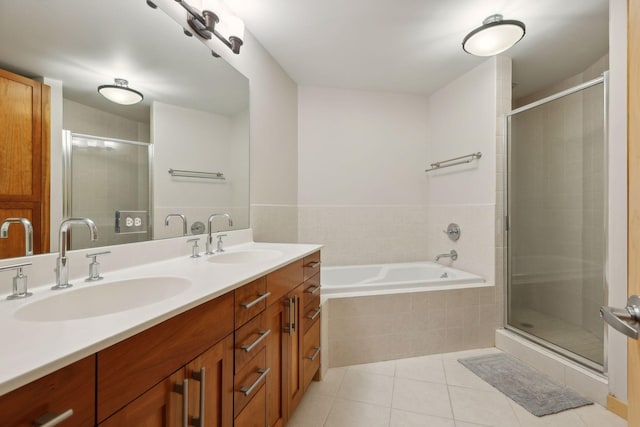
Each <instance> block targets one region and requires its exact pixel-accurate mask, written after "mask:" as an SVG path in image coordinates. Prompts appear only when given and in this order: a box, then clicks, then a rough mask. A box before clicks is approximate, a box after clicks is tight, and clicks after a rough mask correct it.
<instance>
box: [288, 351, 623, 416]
mask: <svg viewBox="0 0 640 427" xmlns="http://www.w3.org/2000/svg"><path fill="white" fill-rule="evenodd" d="M495 352H500V350H498V349H496V348H490V349H481V350H471V351H462V352H457V353H447V354H437V355H431V356H423V357H416V358H411V359H400V360H392V361H387V362H378V363H369V364H365V365H353V366H348V367H343V368H332V369H329V371H328V372H327V374H326V375H325V378H324V379H323V381H321V382H314V383H312V384H311V386H310V387H309V391H308V392H307V393H306V394H305V396H304V398H303V399H302V402H301V403H300V406H299V407H298V409H297V410H296V411H295V413H294V414H293V417H292V418H291V420H290V421H289V423H288V424H287V426H288V427H319V426H326V427H360V426H363V427H377V426H385V427H386V426H389V427H405V426H406V427H410V426H424V427H485V426H495V427H609V426H610V427H626V425H627V423H626V421H625V420H623V419H622V418H619V417H617V416H616V415H614V414H613V413H611V412H609V411H607V410H606V409H604V408H603V407H602V406H599V405H597V404H594V405H590V406H585V407H582V408H578V409H573V410H569V411H564V412H561V413H559V414H555V415H548V416H545V417H541V418H538V417H536V416H534V415H531V414H530V413H529V412H527V411H526V410H525V409H523V408H522V407H520V406H519V405H518V404H516V403H515V402H513V401H512V400H510V399H509V398H507V397H506V396H504V395H503V394H502V393H500V392H499V391H498V390H496V389H495V388H493V387H492V386H490V385H489V384H488V383H486V382H484V381H482V380H481V379H480V378H478V377H477V376H476V375H475V374H473V373H472V372H471V371H469V370H468V369H467V368H465V367H464V366H462V365H461V364H460V363H458V361H457V359H458V358H461V357H469V356H476V355H481V354H487V353H495Z"/></svg>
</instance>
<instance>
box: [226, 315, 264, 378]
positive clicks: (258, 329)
mask: <svg viewBox="0 0 640 427" xmlns="http://www.w3.org/2000/svg"><path fill="white" fill-rule="evenodd" d="M272 332H273V331H271V330H270V329H268V328H267V318H266V316H265V314H264V313H262V314H259V315H258V316H256V317H255V318H253V319H252V320H250V321H249V322H247V323H246V324H245V325H244V326H242V327H241V328H240V329H238V330H237V331H236V337H235V352H234V354H235V370H234V372H236V373H237V372H239V371H241V370H242V368H244V366H245V365H246V364H247V362H249V361H250V360H251V359H252V358H253V357H254V356H255V355H256V354H258V353H259V352H260V350H262V349H263V348H264V347H265V345H266V343H267V337H268V336H269V335H270V334H271V333H272Z"/></svg>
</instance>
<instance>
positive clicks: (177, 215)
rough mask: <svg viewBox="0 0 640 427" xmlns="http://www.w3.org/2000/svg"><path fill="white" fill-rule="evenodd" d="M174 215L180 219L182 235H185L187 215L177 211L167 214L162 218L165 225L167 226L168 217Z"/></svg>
mask: <svg viewBox="0 0 640 427" xmlns="http://www.w3.org/2000/svg"><path fill="white" fill-rule="evenodd" d="M174 216H175V217H178V218H181V219H182V235H183V236H186V235H187V217H186V216H184V215H182V214H177V213H172V214H169V215H167V217H166V218H165V219H164V225H165V226H169V218H171V217H174Z"/></svg>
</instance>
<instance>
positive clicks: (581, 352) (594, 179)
mask: <svg viewBox="0 0 640 427" xmlns="http://www.w3.org/2000/svg"><path fill="white" fill-rule="evenodd" d="M606 94H607V92H606V74H605V75H603V76H602V77H600V78H597V79H595V80H592V81H589V82H586V83H584V84H581V85H579V86H576V87H574V88H572V89H568V90H566V91H563V92H561V93H558V94H556V95H553V96H550V97H547V98H545V99H542V100H540V101H537V102H535V103H532V104H529V105H526V106H524V107H521V108H518V109H516V110H513V111H512V112H511V113H510V114H508V116H507V147H506V148H507V151H506V173H507V177H506V178H507V179H506V183H507V188H506V192H505V194H506V200H505V206H506V208H507V221H506V222H507V234H506V236H507V242H506V244H507V251H506V257H507V259H506V283H507V301H506V305H507V320H506V323H507V326H506V327H507V329H510V330H512V331H514V332H516V333H519V334H521V335H524V336H525V337H527V338H529V339H531V340H533V341H536V342H538V343H539V344H541V345H543V346H545V347H547V348H550V349H552V350H554V351H556V352H558V353H561V354H562V355H564V356H565V357H568V358H570V359H572V360H575V361H577V362H579V363H581V364H583V365H585V366H588V367H590V368H592V369H595V370H598V371H601V372H603V371H605V370H606V360H605V339H606V337H605V326H604V323H603V322H602V320H601V319H600V317H599V308H600V306H602V305H606V295H605V289H606V277H605V262H606V259H607V253H606V236H607V233H606V225H607V185H606V183H607V181H606V179H607V165H606V162H607V156H606V153H607V146H606V123H607V117H606V111H607V108H606Z"/></svg>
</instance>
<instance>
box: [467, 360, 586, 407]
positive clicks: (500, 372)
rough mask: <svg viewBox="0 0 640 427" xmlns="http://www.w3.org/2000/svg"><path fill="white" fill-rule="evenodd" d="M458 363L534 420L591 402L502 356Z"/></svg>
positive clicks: (533, 370)
mask: <svg viewBox="0 0 640 427" xmlns="http://www.w3.org/2000/svg"><path fill="white" fill-rule="evenodd" d="M458 362H460V363H462V364H463V365H464V366H466V367H467V368H469V369H470V370H471V371H472V372H473V373H474V374H476V375H477V376H479V377H480V378H482V379H483V380H485V381H486V382H488V383H489V384H491V385H492V386H494V387H495V388H497V389H498V390H500V391H501V392H502V393H504V394H506V395H507V397H509V398H510V399H511V400H513V401H514V402H516V403H517V404H519V405H520V406H522V407H523V408H525V409H526V410H527V411H529V412H531V413H532V414H533V415H536V416H538V417H541V416H543V415H549V414H555V413H557V412H562V411H564V410H567V409H573V408H579V407H580V406H585V405H591V404H592V403H593V402H591V401H589V400H587V399H585V398H583V397H582V396H580V395H579V394H577V393H576V392H574V391H573V390H570V389H568V388H567V387H564V386H561V385H558V384H556V383H554V382H553V381H551V380H550V379H549V378H548V377H546V376H545V375H543V374H541V373H540V372H538V371H536V370H535V369H532V368H530V367H528V366H526V365H523V364H522V363H520V362H519V361H517V360H515V359H514V358H512V357H509V356H507V355H506V354H501V353H499V354H489V355H486V356H478V357H469V358H466V359H458Z"/></svg>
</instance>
